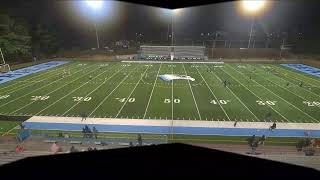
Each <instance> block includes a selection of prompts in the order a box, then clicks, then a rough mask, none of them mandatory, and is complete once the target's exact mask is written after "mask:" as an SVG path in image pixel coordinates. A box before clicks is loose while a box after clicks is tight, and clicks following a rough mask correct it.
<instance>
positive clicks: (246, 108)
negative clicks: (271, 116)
mask: <svg viewBox="0 0 320 180" xmlns="http://www.w3.org/2000/svg"><path fill="white" fill-rule="evenodd" d="M207 67H208V66H207ZM212 74H214V76H216V78H217V79H218V80H219V81H220V82H222V80H221V79H220V77H219V76H218V75H216V73H212ZM227 89H228V90H229V91H230V92H231V93H232V95H233V96H234V97H235V98H237V100H238V101H239V102H240V103H241V104H242V105H243V106H244V107H245V108H246V109H247V110H248V111H249V112H250V113H251V114H252V115H253V116H254V118H255V119H256V120H258V121H259V118H258V117H257V116H256V115H255V114H254V113H253V112H252V111H251V110H250V109H249V108H248V107H247V106H246V105H245V104H244V102H243V101H242V100H241V99H240V98H239V97H238V96H237V95H236V94H235V93H234V92H233V91H232V90H231V89H230V88H229V87H228V86H227Z"/></svg>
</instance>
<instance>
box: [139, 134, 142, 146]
mask: <svg viewBox="0 0 320 180" xmlns="http://www.w3.org/2000/svg"><path fill="white" fill-rule="evenodd" d="M138 144H139V146H142V136H141V134H138Z"/></svg>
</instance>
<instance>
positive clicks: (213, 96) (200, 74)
mask: <svg viewBox="0 0 320 180" xmlns="http://www.w3.org/2000/svg"><path fill="white" fill-rule="evenodd" d="M196 69H197V71H198V73H199V75H200V76H201V78H202V79H203V80H204V82H205V83H206V85H207V88H208V89H209V90H210V92H211V94H212V95H213V97H214V98H215V99H216V101H217V102H218V104H219V106H220V108H221V109H222V111H223V112H224V114H225V115H226V117H227V118H228V120H229V121H231V120H230V117H229V116H228V114H227V112H226V111H225V110H224V108H223V107H222V105H221V103H220V102H219V100H218V98H217V97H216V95H215V94H214V93H213V91H212V89H211V88H210V86H209V85H208V83H207V81H206V79H205V78H204V77H203V76H202V74H201V73H200V71H199V70H198V68H197V67H196Z"/></svg>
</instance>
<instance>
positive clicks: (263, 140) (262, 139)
mask: <svg viewBox="0 0 320 180" xmlns="http://www.w3.org/2000/svg"><path fill="white" fill-rule="evenodd" d="M266 139H267V137H266V136H265V135H262V136H261V138H260V144H262V145H263V146H264V142H265V141H266Z"/></svg>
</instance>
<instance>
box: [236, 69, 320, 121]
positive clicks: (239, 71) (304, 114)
mask: <svg viewBox="0 0 320 180" xmlns="http://www.w3.org/2000/svg"><path fill="white" fill-rule="evenodd" d="M230 67H231V66H230ZM231 68H232V69H234V70H236V71H237V72H239V73H240V74H242V75H243V76H244V74H243V73H242V72H240V71H238V70H237V69H235V68H233V67H231ZM252 80H253V79H252ZM253 81H254V82H255V83H257V84H259V85H260V86H261V87H263V88H264V89H266V90H268V91H269V92H271V93H272V94H273V95H275V96H277V97H278V98H280V99H282V100H283V101H285V102H286V103H287V104H289V105H291V106H292V107H294V108H295V109H297V110H299V111H300V112H302V113H303V114H304V115H306V116H308V117H310V118H311V119H313V120H315V121H318V120H317V119H315V118H313V117H312V116H310V115H309V114H308V113H306V112H304V111H302V110H301V109H300V108H298V107H297V106H295V105H293V104H292V103H290V102H288V101H287V100H285V99H283V98H282V97H281V96H279V95H277V94H276V93H274V92H273V91H271V90H270V89H268V88H266V87H264V86H263V85H261V84H260V83H258V82H257V81H256V80H253ZM318 122H319V121H318Z"/></svg>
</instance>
